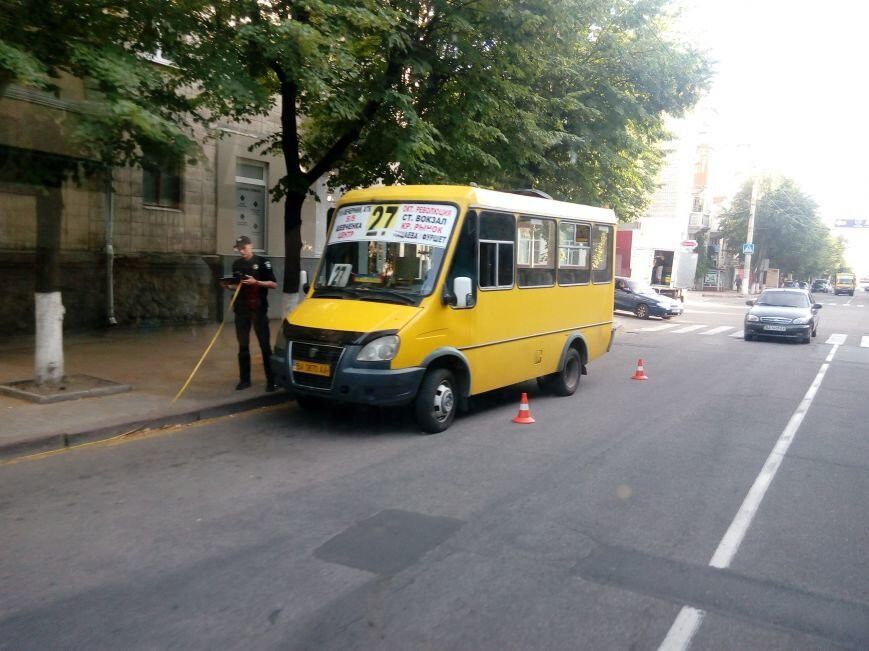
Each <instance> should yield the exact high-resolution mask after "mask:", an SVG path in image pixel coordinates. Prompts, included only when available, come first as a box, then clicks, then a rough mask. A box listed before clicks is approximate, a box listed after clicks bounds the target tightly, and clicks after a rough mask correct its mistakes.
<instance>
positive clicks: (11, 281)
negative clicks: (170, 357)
mask: <svg viewBox="0 0 869 651" xmlns="http://www.w3.org/2000/svg"><path fill="white" fill-rule="evenodd" d="M34 258H35V255H34V253H33V252H32V251H31V252H19V251H0V274H2V277H3V278H4V279H5V283H4V284H5V287H6V292H5V295H4V298H3V300H2V301H0V333H2V334H3V336H10V335H14V334H30V333H32V332H33V329H34V317H33V291H34V281H35V268H34V264H35V259H34ZM220 273H221V270H220V260H219V258H218V256H201V255H165V254H154V253H140V254H133V255H120V256H116V257H115V265H114V278H115V282H114V293H115V317H116V319H117V321H118V324H119V325H126V326H151V325H157V324H177V323H201V322H206V321H215V320H218V319H219V318H220V314H221V312H220V309H221V305H220V300H221V293H222V290H220V289H219V288H218V286H217V279H218V278H219V276H220ZM60 285H61V292H62V296H63V304H64V307H65V308H66V317H65V319H64V329H65V330H69V331H73V330H88V329H97V328H102V327H106V326H107V325H108V319H107V305H106V259H105V256H104V255H102V254H98V253H89V252H64V253H63V255H62V256H61V283H60Z"/></svg>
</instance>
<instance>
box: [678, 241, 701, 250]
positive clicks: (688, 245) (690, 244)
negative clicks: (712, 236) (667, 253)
mask: <svg viewBox="0 0 869 651" xmlns="http://www.w3.org/2000/svg"><path fill="white" fill-rule="evenodd" d="M679 246H681V247H682V248H683V249H691V250H692V251H693V250H694V249H696V248H697V240H685V241H684V242H682V244H680V245H679Z"/></svg>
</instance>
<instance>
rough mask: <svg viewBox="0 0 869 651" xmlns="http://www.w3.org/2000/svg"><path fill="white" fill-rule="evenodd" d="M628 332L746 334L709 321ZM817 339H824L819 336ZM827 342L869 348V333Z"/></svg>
mask: <svg viewBox="0 0 869 651" xmlns="http://www.w3.org/2000/svg"><path fill="white" fill-rule="evenodd" d="M627 332H628V333H633V334H638V333H647V332H650V333H664V334H668V335H687V334H693V335H700V336H703V337H715V336H717V335H721V336H723V337H729V338H731V339H742V338H743V335H744V334H745V331H744V330H740V329H737V328H736V327H735V326H727V325H724V326H713V325H710V324H708V323H690V324H684V323H661V324H656V325H650V326H646V327H643V328H628V329H627ZM817 341H819V342H820V341H822V339H820V338H818V340H817ZM823 342H824V343H825V344H830V345H838V346H844V345H846V344H848V343H849V342H853V343H854V344H856V345H857V346H859V347H860V348H869V335H856V336H849V335H848V334H845V333H832V334H830V335H828V337H827V339H826V340H823Z"/></svg>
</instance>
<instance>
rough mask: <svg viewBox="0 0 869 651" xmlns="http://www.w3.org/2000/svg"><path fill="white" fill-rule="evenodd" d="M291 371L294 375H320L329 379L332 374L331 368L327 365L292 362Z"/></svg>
mask: <svg viewBox="0 0 869 651" xmlns="http://www.w3.org/2000/svg"><path fill="white" fill-rule="evenodd" d="M293 371H294V372H296V373H308V374H309V375H322V376H323V377H329V376H330V375H331V374H332V367H331V366H329V365H328V364H318V363H317V362H302V361H298V360H296V361H294V362H293Z"/></svg>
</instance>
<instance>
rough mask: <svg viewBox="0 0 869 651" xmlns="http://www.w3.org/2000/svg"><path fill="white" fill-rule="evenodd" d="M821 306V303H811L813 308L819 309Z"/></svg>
mask: <svg viewBox="0 0 869 651" xmlns="http://www.w3.org/2000/svg"><path fill="white" fill-rule="evenodd" d="M822 307H824V306H823V305H821V304H820V303H815V304H814V305H812V309H813V310H820V309H821V308H822Z"/></svg>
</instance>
